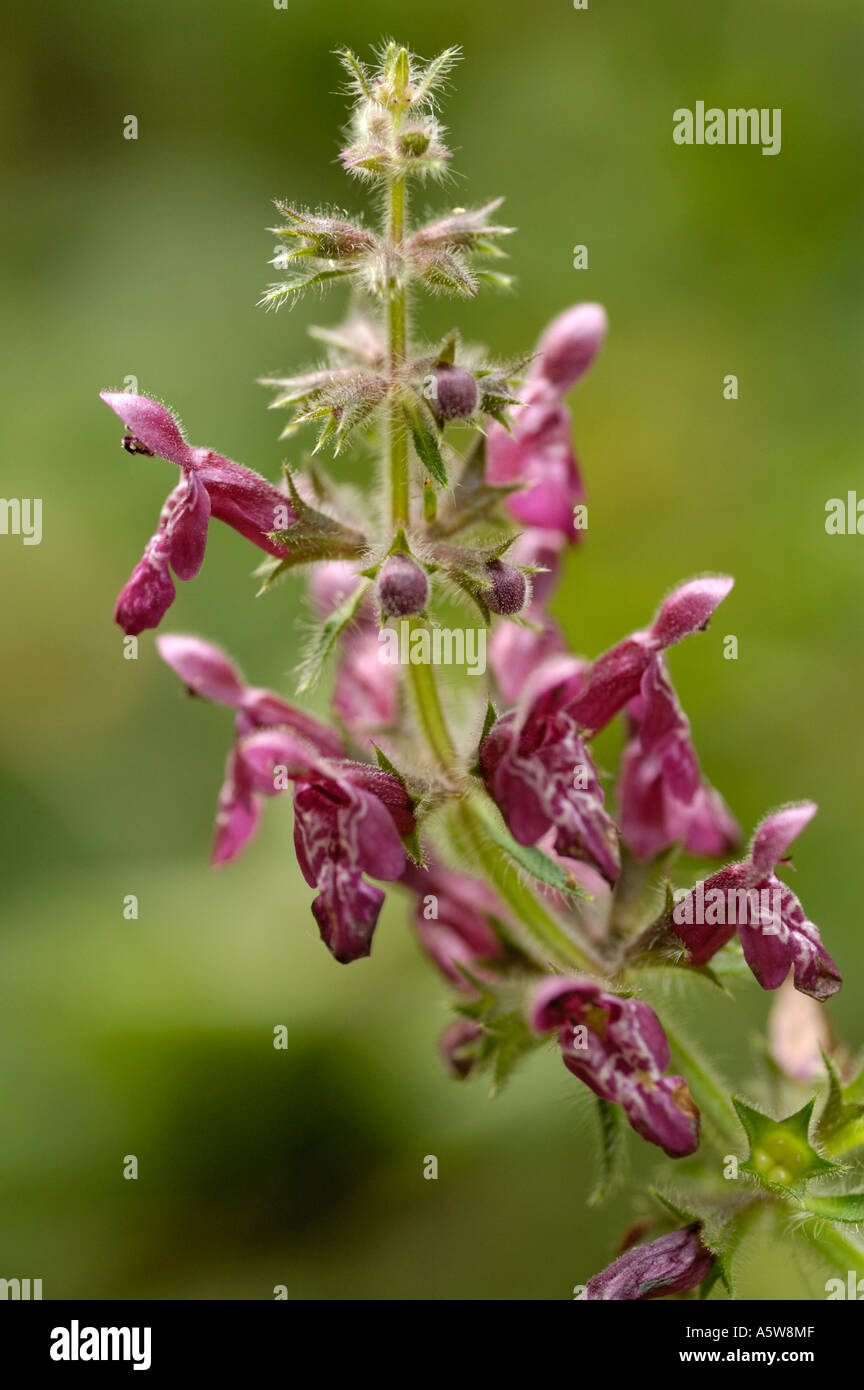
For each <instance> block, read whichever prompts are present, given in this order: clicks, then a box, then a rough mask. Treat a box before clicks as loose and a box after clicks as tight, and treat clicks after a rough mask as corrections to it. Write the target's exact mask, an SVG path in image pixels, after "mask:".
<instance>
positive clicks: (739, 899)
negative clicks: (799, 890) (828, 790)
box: [670, 801, 841, 1000]
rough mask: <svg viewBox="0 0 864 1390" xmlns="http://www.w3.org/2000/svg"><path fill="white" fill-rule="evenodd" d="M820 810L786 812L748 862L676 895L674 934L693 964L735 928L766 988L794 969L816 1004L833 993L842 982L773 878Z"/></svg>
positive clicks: (763, 834)
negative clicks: (789, 850) (791, 848)
mask: <svg viewBox="0 0 864 1390" xmlns="http://www.w3.org/2000/svg"><path fill="white" fill-rule="evenodd" d="M816 810H817V807H816V805H815V804H814V802H812V801H800V802H797V803H796V804H794V805H791V806H785V807H783V808H782V809H781V810H779V811H775V812H774V813H773V814H772V815H770V816H766V818H765V820H763V821H762V823H761V824H760V825H759V826H758V827H757V829H756V832H755V834H754V836H753V840H752V842H751V846H750V853H749V855H748V857H747V858H746V859H743V860H741V861H740V862H739V863H737V864H728V865H727V866H726V867H725V868H724V869H720V870H718V872H717V873H716V874H712V875H711V876H710V877H709V878H706V879H705V880H704V881H703V882H701V883H697V884H696V887H695V888H693V889H691V890H690V891H689V892H687V893H683V894H681V895H680V896H677V901H676V903H675V906H674V908H673V909H672V912H671V916H670V926H671V928H672V931H674V932H675V934H676V935H677V936H678V937H679V939H680V940H681V941H682V942H683V944H684V945H685V946H686V948H687V953H688V956H689V958H690V960H691V962H692V963H693V964H694V965H704V964H705V963H706V961H709V960H710V959H711V957H712V956H714V955H715V954H716V953H717V951H719V950H720V948H721V946H725V944H726V942H727V941H729V940H731V938H732V937H733V936H734V935H735V932H736V930H737V932H738V936H739V938H740V940H741V945H742V947H743V950H744V955H745V957H746V960H747V964H748V965H749V966H750V969H751V970H752V971H753V974H754V975H755V976H756V979H757V980H758V981H759V983H760V985H761V986H762V988H763V989H778V988H779V987H780V985H782V983H783V981H784V980H785V979H786V976H787V975H788V974H789V971H790V970H791V971H792V972H793V979H794V982H795V988H796V989H798V990H800V991H801V993H802V994H809V995H811V996H812V997H813V998H814V999H818V1000H823V999H828V998H829V997H830V996H831V995H832V994H836V992H837V990H838V989H839V988H840V985H841V977H840V974H839V972H838V970H837V967H836V965H835V964H834V962H833V960H832V959H831V957H830V956H829V955H828V952H827V951H826V950H825V947H824V946H823V945H822V939H821V937H820V935H819V929H818V927H816V926H814V924H813V923H812V922H810V921H808V919H807V917H806V916H805V913H804V909H803V907H802V906H801V904H800V902H799V901H798V899H797V898H796V896H795V894H794V893H793V892H792V890H791V888H789V887H787V885H786V884H785V883H784V882H783V881H782V879H779V878H778V877H777V875H776V873H775V872H774V870H775V868H776V866H777V865H778V864H779V863H780V862H782V861H785V858H786V852H787V850H788V849H789V846H790V845H791V844H792V842H793V840H795V839H797V837H798V836H799V835H800V833H801V831H802V830H803V829H804V827H805V826H806V825H807V824H808V823H809V822H810V821H811V820H812V819H813V817H814V816H815V814H816Z"/></svg>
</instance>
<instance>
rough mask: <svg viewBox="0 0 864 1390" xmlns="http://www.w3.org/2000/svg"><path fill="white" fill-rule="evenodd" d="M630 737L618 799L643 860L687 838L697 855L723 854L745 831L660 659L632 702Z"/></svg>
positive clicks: (625, 828)
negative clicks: (712, 782)
mask: <svg viewBox="0 0 864 1390" xmlns="http://www.w3.org/2000/svg"><path fill="white" fill-rule="evenodd" d="M627 713H628V718H629V721H630V740H629V742H628V744H627V747H626V748H625V750H624V756H623V761H622V770H621V780H620V785H619V794H618V803H619V820H620V824H621V833H622V834H623V836H624V838H625V840H626V841H627V843H628V844H629V846H630V848H631V849H632V851H633V853H634V854H635V855H636V858H637V859H650V858H651V856H652V855H655V854H659V853H661V851H662V850H665V849H668V848H669V847H670V845H673V844H675V843H676V841H680V842H681V843H682V844H683V845H684V847H685V848H686V849H688V850H689V851H690V852H691V853H692V854H698V855H704V856H706V857H717V858H719V857H720V856H721V855H723V854H726V853H728V852H729V851H730V850H731V849H734V847H735V846H736V845H737V844H739V843H740V840H741V834H740V831H739V829H738V826H737V825H736V823H735V821H734V820H733V818H732V816H731V815H730V813H729V811H728V810H727V808H726V805H725V803H724V801H723V799H722V797H720V796H719V795H718V794H717V792H715V791H714V790H713V788H712V787H709V786H708V784H707V783H706V782H705V781H704V779H703V777H702V773H701V771H700V768H699V759H698V758H697V756H696V752H695V749H694V748H693V745H692V743H691V741H690V724H689V721H688V720H687V717H686V715H685V714H684V712H683V710H682V709H681V706H680V705H679V703H678V698H677V696H676V694H675V691H674V690H673V688H672V684H671V682H670V680H669V673H668V671H667V670H666V662H665V660H664V658H663V657H662V656H657V657H655V658H654V659H653V661H651V662H650V663H649V665H648V666H647V667H646V669H645V673H644V675H643V677H642V683H641V693H640V694H639V695H637V696H636V697H635V698H634V699H633V700H631V701H630V703H629V705H628V706H627Z"/></svg>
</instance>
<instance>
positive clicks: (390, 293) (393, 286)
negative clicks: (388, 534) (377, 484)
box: [387, 178, 410, 526]
mask: <svg viewBox="0 0 864 1390" xmlns="http://www.w3.org/2000/svg"><path fill="white" fill-rule="evenodd" d="M387 235H388V242H389V247H390V255H391V263H390V268H389V276H388V280H389V283H388V287H387V371H388V380H389V384H390V400H389V406H388V419H387V448H388V455H389V463H390V469H389V473H390V515H391V519H392V521H393V525H394V526H399V525H403V524H405V523H407V522H408V521H409V519H410V490H409V477H408V436H407V434H406V432H405V423H404V421H403V419H402V413H401V405H400V401H399V391H398V388H397V385H396V383H397V380H398V375H399V370H400V368H401V366H402V363H403V362H404V360H405V351H406V331H405V286H404V283H403V282H402V279H401V272H400V269H399V265H398V259H399V252H400V248H401V246H402V241H403V238H404V235H405V180H404V178H400V179H393V180H392V182H391V183H390V186H389V189H388V200H387Z"/></svg>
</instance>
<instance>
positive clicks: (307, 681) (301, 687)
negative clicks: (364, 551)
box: [297, 579, 369, 695]
mask: <svg viewBox="0 0 864 1390" xmlns="http://www.w3.org/2000/svg"><path fill="white" fill-rule="evenodd" d="M368 588H369V580H368V579H361V580H360V582H359V584H358V585H357V587H356V589H354V591H353V593H351V594H349V595H348V598H346V600H345V602H344V603H342V604H340V606H339V607H338V608H335V609H334V610H333V612H332V613H331V614H330V615H329V617H327V618H325V620H324V622H323V623H322V624H321V625H320V627H318V628H317V630H316V631H315V633H314V634H313V637H312V641H311V642H310V644H309V647H308V649H307V651H306V653H305V655H304V657H303V660H302V661H301V663H300V667H299V669H298V676H299V678H300V679H299V681H298V684H297V694H298V695H303V694H304V693H305V692H306V691H307V690H311V688H312V686H313V685H314V684H315V682H316V681H317V679H318V677H319V676H320V674H321V671H322V670H323V667H324V664H325V662H326V661H327V658H328V657H329V655H330V653H331V652H332V651H333V648H334V647H335V646H336V643H337V642H338V640H339V638H340V636H341V635H342V633H343V632H344V631H345V629H346V627H347V626H348V624H349V623H350V622H352V621H353V619H354V618H355V616H356V614H357V610H358V608H359V607H360V604H361V602H362V601H363V597H364V595H365V593H366V590H367V589H368Z"/></svg>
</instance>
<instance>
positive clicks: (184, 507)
mask: <svg viewBox="0 0 864 1390" xmlns="http://www.w3.org/2000/svg"><path fill="white" fill-rule="evenodd" d="M101 394H102V399H103V401H105V402H106V404H107V405H109V406H110V407H111V409H112V410H113V411H114V413H115V415H119V417H120V419H121V420H122V421H123V423H124V425H125V426H126V428H127V430H128V431H129V434H128V435H126V437H125V438H124V441H123V443H124V447H126V448H127V449H128V450H129V452H131V453H143V454H158V455H159V457H160V458H164V459H167V460H168V461H169V462H170V463H176V464H178V465H179V467H180V468H181V469H182V472H183V476H182V479H181V481H180V483H178V485H177V487H176V488H175V489H174V491H173V492H172V493H171V495H170V496H169V498H168V500H167V502H166V503H165V506H164V507H163V508H162V515H161V516H160V518H159V525H158V527H157V530H156V533H155V535H153V536H152V537H151V539H150V540H149V541H148V543H147V546H146V548H145V550H144V555H143V556H142V558H141V560H140V561H139V562H138V564H137V565H136V566H135V569H134V570H133V571H132V574H131V576H130V578H129V580H128V582H127V584H126V585H125V587H124V588H123V590H122V591H121V593H120V595H119V597H118V599H117V605H116V608H115V613H114V616H115V618H116V621H117V622H118V623H119V624H120V626H121V627H122V628H123V631H124V632H126V633H129V634H130V635H135V634H137V633H139V632H143V631H144V629H145V628H151V627H158V626H159V623H160V622H161V621H162V618H163V617H164V616H165V613H166V612H167V611H168V609H169V608H170V607H171V604H172V603H173V602H174V597H175V589H174V581H173V579H172V578H171V571H172V570H173V571H174V574H175V575H176V576H177V578H178V579H181V580H185V579H193V578H194V577H195V575H196V574H197V573H198V571H199V570H200V568H201V565H202V564H203V562H204V550H205V546H206V543H207V527H208V524H209V521H210V516H211V514H212V515H213V516H215V517H216V518H217V520H219V521H224V522H225V523H226V524H227V525H228V526H231V527H233V528H234V530H235V531H239V532H240V534H241V535H242V536H245V537H246V538H247V540H250V541H253V542H254V544H255V545H257V546H259V547H260V548H261V549H262V550H266V551H267V553H268V554H269V555H277V556H285V555H287V554H288V549H287V547H286V546H285V545H282V544H280V543H279V542H278V541H274V540H271V539H270V537H269V535H268V532H271V531H282V530H287V528H288V527H289V526H290V525H291V524H292V523H293V522H294V521H296V517H295V515H294V513H293V511H292V510H291V505H290V503H289V502H288V500H287V499H286V497H285V495H284V494H283V493H281V492H279V491H278V489H277V488H275V487H273V486H272V484H271V483H268V482H267V481H266V479H264V478H262V477H260V476H259V475H258V474H257V473H253V472H252V470H251V469H249V468H243V467H242V465H241V464H239V463H232V462H231V461H230V459H225V458H222V456H221V455H220V454H214V453H212V452H211V451H210V450H209V449H193V448H192V447H191V446H190V445H189V444H187V443H186V441H185V439H184V438H183V436H182V434H181V433H180V428H179V426H178V425H177V422H176V421H175V419H174V417H173V416H172V415H171V413H170V411H168V410H166V409H165V407H164V406H162V405H159V404H158V403H157V402H156V401H151V400H149V399H148V397H147V396H133V395H129V394H127V393H126V392H124V391H103V392H102V393H101Z"/></svg>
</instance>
